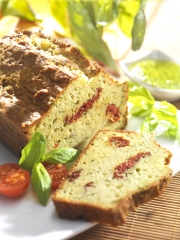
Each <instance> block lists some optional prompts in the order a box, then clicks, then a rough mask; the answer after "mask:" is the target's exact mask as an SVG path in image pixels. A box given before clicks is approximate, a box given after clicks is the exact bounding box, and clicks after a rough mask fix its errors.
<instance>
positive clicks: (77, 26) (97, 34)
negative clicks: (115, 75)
mask: <svg viewBox="0 0 180 240" xmlns="http://www.w3.org/2000/svg"><path fill="white" fill-rule="evenodd" d="M87 6H88V7H90V2H89V3H88V4H86V2H83V1H80V0H74V1H68V13H69V18H70V22H71V29H72V32H73V36H75V37H76V38H78V39H79V41H80V42H81V45H82V46H83V47H84V48H85V49H86V51H87V52H88V53H89V54H91V56H93V57H94V58H95V59H96V60H98V61H100V62H102V63H104V64H106V65H107V66H109V67H111V68H112V69H113V70H114V71H116V72H117V67H116V64H115V62H114V60H113V58H112V56H111V53H110V50H109V48H108V46H107V44H106V43H105V42H104V40H103V39H102V31H99V30H98V29H99V28H96V26H95V25H94V21H92V15H91V16H90V14H89V11H90V10H89V8H88V9H87ZM91 11H92V9H91Z"/></svg>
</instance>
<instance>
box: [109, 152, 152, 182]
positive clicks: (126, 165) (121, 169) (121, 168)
mask: <svg viewBox="0 0 180 240" xmlns="http://www.w3.org/2000/svg"><path fill="white" fill-rule="evenodd" d="M146 156H151V153H150V152H142V153H138V154H137V155H135V156H134V157H131V158H129V159H128V160H127V161H125V162H123V163H121V164H120V165H118V166H117V167H115V169H114V174H113V177H114V178H123V173H125V172H126V170H128V169H130V168H132V167H133V166H134V165H135V164H136V163H137V162H138V161H139V160H140V159H141V158H144V157H146Z"/></svg>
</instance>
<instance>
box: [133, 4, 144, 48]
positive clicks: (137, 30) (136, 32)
mask: <svg viewBox="0 0 180 240" xmlns="http://www.w3.org/2000/svg"><path fill="white" fill-rule="evenodd" d="M144 7H145V1H144V0H141V4H140V8H139V11H138V13H137V15H136V17H135V19H134V25H133V28H132V49H133V50H134V51H136V50H138V49H139V48H140V47H141V45H142V43H143V40H144V34H145V30H146V17H145V14H144Z"/></svg>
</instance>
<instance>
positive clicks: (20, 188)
mask: <svg viewBox="0 0 180 240" xmlns="http://www.w3.org/2000/svg"><path fill="white" fill-rule="evenodd" d="M29 183H30V174H29V172H28V171H27V170H24V169H22V168H21V166H19V165H18V164H16V163H7V164H3V165H1V166H0V193H1V194H3V195H5V196H8V197H16V196H19V195H21V194H22V193H24V192H25V191H26V189H27V187H28V186H29Z"/></svg>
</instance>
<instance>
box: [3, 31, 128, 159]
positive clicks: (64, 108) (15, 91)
mask: <svg viewBox="0 0 180 240" xmlns="http://www.w3.org/2000/svg"><path fill="white" fill-rule="evenodd" d="M0 59H1V65H0V140H1V141H3V142H4V143H5V144H6V145H7V146H8V147H9V148H11V149H12V150H13V151H14V152H15V153H16V154H18V155H20V153H21V150H22V148H23V147H24V146H25V145H26V144H27V142H28V141H29V140H30V139H31V137H32V135H33V134H34V132H36V131H38V132H41V133H42V134H43V135H44V136H45V137H46V138H47V149H48V150H51V149H53V148H56V147H74V148H77V149H79V150H82V149H83V148H84V147H85V146H86V145H87V144H88V143H89V141H90V139H91V138H92V136H94V134H95V133H96V132H97V131H98V130H100V129H104V128H105V129H123V128H124V127H125V126H126V123H127V105H126V103H127V98H128V85H127V82H126V81H125V80H114V79H113V78H112V77H111V76H110V75H109V74H108V73H106V72H105V71H104V70H103V69H102V68H101V67H100V66H99V65H98V64H97V63H96V62H93V61H89V60H88V59H87V58H85V57H84V56H83V55H82V54H81V52H80V51H79V50H78V49H77V48H76V47H74V46H73V45H71V44H70V43H69V42H67V41H66V40H64V39H59V38H58V39H57V38H53V37H48V36H45V35H43V34H42V33H41V32H39V33H32V32H28V31H25V32H23V33H21V32H19V33H18V32H17V33H15V34H12V35H8V36H5V37H4V38H2V39H1V40H0Z"/></svg>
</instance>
